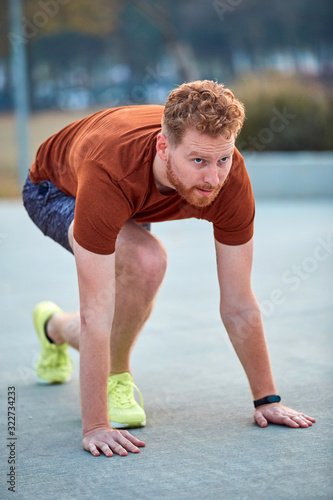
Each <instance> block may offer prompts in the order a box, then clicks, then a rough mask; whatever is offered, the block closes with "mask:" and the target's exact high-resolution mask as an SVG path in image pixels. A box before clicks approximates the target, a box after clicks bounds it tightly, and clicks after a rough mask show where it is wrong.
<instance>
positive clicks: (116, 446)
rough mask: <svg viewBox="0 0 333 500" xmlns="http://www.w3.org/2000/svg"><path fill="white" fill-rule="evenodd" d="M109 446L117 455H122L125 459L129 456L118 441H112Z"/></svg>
mask: <svg viewBox="0 0 333 500" xmlns="http://www.w3.org/2000/svg"><path fill="white" fill-rule="evenodd" d="M109 446H110V448H111V449H112V451H114V452H115V453H117V455H121V456H122V457H125V456H126V455H127V451H126V450H125V448H123V447H122V446H121V444H119V443H117V442H116V441H114V440H111V441H110V442H109Z"/></svg>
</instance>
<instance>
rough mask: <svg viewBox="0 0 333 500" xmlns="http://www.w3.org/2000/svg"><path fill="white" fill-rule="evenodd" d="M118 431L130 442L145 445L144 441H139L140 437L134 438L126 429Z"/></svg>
mask: <svg viewBox="0 0 333 500" xmlns="http://www.w3.org/2000/svg"><path fill="white" fill-rule="evenodd" d="M119 432H120V434H121V435H122V436H124V437H125V438H126V439H128V441H131V443H133V444H135V445H136V446H146V443H145V442H144V441H141V440H140V439H138V438H136V437H135V436H133V435H132V434H130V433H129V432H128V431H119Z"/></svg>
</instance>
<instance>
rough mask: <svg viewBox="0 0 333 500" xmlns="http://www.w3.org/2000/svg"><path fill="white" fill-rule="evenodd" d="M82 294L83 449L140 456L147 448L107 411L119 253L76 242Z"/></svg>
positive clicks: (80, 291)
mask: <svg viewBox="0 0 333 500" xmlns="http://www.w3.org/2000/svg"><path fill="white" fill-rule="evenodd" d="M73 250H74V255H75V261H76V268H77V276H78V284H79V294H80V317H81V333H80V385H81V405H82V428H83V447H84V449H85V450H87V451H90V452H91V453H92V454H93V455H95V456H96V455H99V450H100V451H102V452H103V453H104V454H105V455H106V456H111V455H112V454H113V453H112V452H115V453H117V454H119V455H127V451H126V450H128V451H131V452H133V453H137V452H138V451H139V448H137V446H144V443H143V441H139V440H138V439H136V438H135V437H134V436H132V435H131V434H130V433H129V432H127V431H117V430H114V429H112V428H111V427H110V424H109V418H108V410H107V378H108V375H109V364H110V333H111V328H112V321H113V315H114V304H115V254H114V253H113V254H111V255H98V254H95V253H92V252H89V251H88V250H85V249H84V248H83V247H81V246H80V245H79V244H78V243H77V242H76V241H75V240H74V244H73Z"/></svg>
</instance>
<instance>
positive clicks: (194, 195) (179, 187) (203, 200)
mask: <svg viewBox="0 0 333 500" xmlns="http://www.w3.org/2000/svg"><path fill="white" fill-rule="evenodd" d="M166 176H167V179H168V181H169V182H170V184H171V185H172V186H173V187H174V188H175V189H176V191H177V192H178V194H179V195H180V196H181V197H182V198H183V200H185V201H186V202H187V203H189V204H190V205H193V206H194V207H197V208H203V207H209V206H210V205H211V204H212V203H213V202H214V200H215V199H216V197H217V196H218V194H219V192H220V191H221V188H222V186H223V183H222V184H218V185H217V186H211V185H210V184H202V185H196V186H193V187H191V188H187V187H186V186H185V184H184V183H183V182H182V181H181V180H180V179H179V177H178V175H177V174H176V172H175V171H174V169H173V168H172V164H171V160H170V158H169V159H168V161H167V163H166ZM197 189H203V190H213V192H212V193H211V194H210V195H209V196H204V195H200V194H199V193H198V191H197Z"/></svg>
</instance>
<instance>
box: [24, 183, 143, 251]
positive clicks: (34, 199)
mask: <svg viewBox="0 0 333 500" xmlns="http://www.w3.org/2000/svg"><path fill="white" fill-rule="evenodd" d="M22 195H23V204H24V206H25V209H26V211H27V212H28V214H29V217H30V218H31V219H32V220H33V222H34V223H35V224H36V226H37V227H39V229H40V230H41V231H42V232H43V234H44V235H45V236H49V237H50V238H52V239H53V240H54V241H56V242H57V243H59V244H60V245H61V246H63V247H64V248H66V250H68V251H69V252H71V253H73V250H72V248H71V246H70V244H69V241H68V229H69V226H70V225H71V223H72V221H73V219H74V211H75V201H76V198H75V197H73V196H68V195H67V194H65V193H64V192H63V191H60V189H58V188H57V186H55V185H54V184H53V183H52V182H50V181H42V182H40V183H39V184H35V183H34V182H31V180H30V177H29V175H28V177H27V179H26V181H25V184H24V187H23V193H22ZM141 226H142V227H144V228H145V229H147V231H150V224H145V223H143V224H141Z"/></svg>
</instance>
